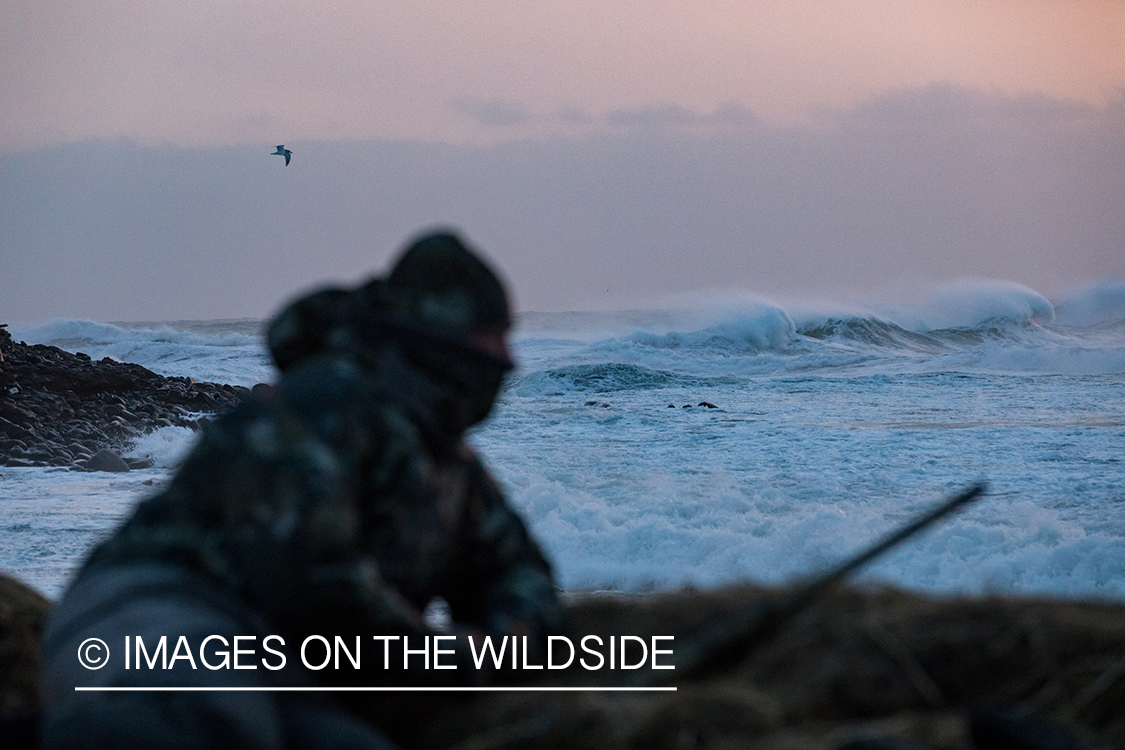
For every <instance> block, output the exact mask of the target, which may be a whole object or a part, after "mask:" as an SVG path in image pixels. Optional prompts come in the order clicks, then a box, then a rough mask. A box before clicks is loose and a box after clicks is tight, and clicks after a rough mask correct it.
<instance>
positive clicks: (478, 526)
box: [88, 355, 561, 635]
mask: <svg viewBox="0 0 1125 750" xmlns="http://www.w3.org/2000/svg"><path fill="white" fill-rule="evenodd" d="M406 380H407V379H404V378H402V377H401V372H399V373H398V376H388V375H384V376H383V377H374V376H373V373H372V372H371V370H370V368H366V367H362V366H360V365H358V364H357V363H356V362H354V361H353V360H351V359H348V358H345V357H343V356H334V355H316V356H312V357H310V358H308V359H307V360H304V361H302V362H301V363H300V364H298V365H296V366H294V367H293V368H292V369H290V370H288V371H287V372H286V373H285V376H284V377H283V378H282V380H281V382H280V384H279V385H278V386H277V388H276V389H274V391H273V392H272V393H270V394H268V395H255V396H252V397H251V398H250V399H249V400H247V401H246V402H244V403H242V404H241V405H239V406H238V407H236V408H235V409H234V410H233V411H232V412H230V413H228V414H226V415H225V416H223V417H221V418H219V419H218V420H216V421H215V422H214V423H213V424H211V425H209V426H208V427H207V428H206V429H205V430H204V432H203V435H202V437H201V439H200V441H199V443H198V444H197V445H196V447H195V449H194V450H193V451H192V453H191V454H190V455H189V457H188V458H187V460H186V461H185V463H184V464H183V466H182V467H181V468H180V470H179V471H178V473H177V474H176V476H175V477H174V478H173V480H172V481H171V483H170V485H169V486H168V487H167V488H166V489H165V490H164V491H163V492H161V493H160V494H159V495H157V496H155V497H153V498H150V499H148V500H146V501H144V502H143V503H141V504H140V505H139V506H138V508H137V510H136V512H135V513H134V515H133V517H132V518H131V519H129V520H128V521H127V522H126V523H125V525H124V526H123V527H121V528H120V529H119V530H118V531H117V532H116V534H115V535H114V536H113V537H111V538H110V539H109V540H108V541H107V542H106V543H104V544H103V545H101V546H100V547H99V548H98V549H97V550H95V552H94V554H93V555H92V557H91V560H90V561H89V563H88V564H89V565H101V564H114V563H120V562H126V561H136V560H156V561H172V562H176V563H178V564H181V565H185V566H187V567H189V568H190V569H193V570H196V571H199V572H202V573H203V574H205V575H206V576H208V577H210V578H211V579H213V580H215V581H217V582H219V583H220V584H221V585H222V586H224V587H227V588H228V589H229V590H233V591H234V592H236V593H237V594H238V596H239V597H241V598H242V599H243V600H244V601H246V602H247V603H248V604H250V605H251V606H253V607H254V608H256V609H257V610H259V611H261V612H262V613H263V614H265V615H266V616H267V617H269V618H271V619H272V620H273V621H275V622H277V623H279V624H281V625H282V626H283V627H287V628H290V629H293V630H304V631H306V632H317V629H320V630H321V632H329V633H332V632H347V631H348V630H354V631H355V632H361V631H362V632H368V633H382V634H392V633H416V632H426V631H427V628H426V627H425V625H424V623H423V622H422V621H421V618H420V612H421V610H422V608H424V607H425V606H426V604H427V602H429V601H430V600H431V599H432V598H433V597H436V596H440V597H442V598H444V599H445V600H446V601H447V602H448V603H449V606H450V611H451V614H452V616H453V619H454V621H455V622H458V623H465V624H468V625H471V626H474V627H478V628H481V629H483V630H485V631H486V632H493V633H503V632H511V631H512V630H513V626H514V628H515V630H522V631H523V632H530V633H532V634H533V635H542V634H543V633H545V632H550V631H555V630H557V629H558V628H559V627H560V618H561V607H560V605H559V602H558V599H557V595H556V592H555V588H554V583H553V579H552V575H551V570H550V566H549V565H548V563H547V561H546V560H545V559H544V557H543V555H542V554H541V553H540V551H539V548H538V547H537V546H536V544H535V542H534V541H533V540H532V539H531V538H530V537H529V535H528V533H527V530H526V528H525V526H524V524H523V522H522V521H521V520H520V519H519V517H518V516H517V515H516V514H515V513H514V512H513V511H512V510H511V508H510V507H509V506H508V504H507V502H506V501H505V499H504V497H503V495H502V493H501V492H500V490H499V488H498V487H497V486H496V484H495V482H494V481H493V480H492V478H491V477H490V476H489V474H488V472H487V470H486V469H485V468H484V466H483V465H482V464H481V462H480V460H479V459H478V458H477V457H476V456H475V455H474V454H473V453H472V452H471V451H470V450H469V448H468V447H467V446H466V445H465V444H464V442H462V441H458V442H456V443H452V442H450V441H445V442H444V443H443V442H442V441H440V440H433V439H432V438H428V437H427V433H426V431H425V430H424V429H423V428H424V420H419V419H418V418H417V414H416V413H412V412H411V410H410V409H409V408H407V407H404V406H403V399H402V398H401V394H400V393H398V392H397V391H400V390H403V389H406V388H407V386H408V385H409V384H408V383H406ZM406 401H407V406H408V405H409V399H408V398H407V399H406Z"/></svg>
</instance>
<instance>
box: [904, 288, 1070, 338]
mask: <svg viewBox="0 0 1125 750" xmlns="http://www.w3.org/2000/svg"><path fill="white" fill-rule="evenodd" d="M904 317H906V318H908V319H909V322H907V323H904V322H903V321H902V320H899V321H897V322H898V323H899V324H900V325H903V326H904V327H906V328H909V329H911V330H914V331H919V332H928V331H937V330H945V329H976V330H980V329H986V328H1003V327H1005V326H1008V325H1011V324H1017V325H1028V324H1035V325H1045V324H1049V323H1052V322H1054V320H1055V308H1054V305H1052V304H1051V302H1050V300H1048V299H1047V298H1046V297H1044V296H1043V295H1041V294H1040V293H1039V292H1037V291H1035V290H1034V289H1031V288H1030V287H1026V286H1024V285H1023V284H1017V283H1015V282H1013V281H991V280H990V281H983V280H971V281H960V282H957V283H954V284H949V285H947V286H944V287H942V288H941V289H939V290H938V291H937V292H936V293H934V294H933V295H932V296H931V297H930V298H929V300H927V301H926V302H925V303H923V304H922V305H921V307H919V308H917V309H915V310H914V311H913V312H910V313H904Z"/></svg>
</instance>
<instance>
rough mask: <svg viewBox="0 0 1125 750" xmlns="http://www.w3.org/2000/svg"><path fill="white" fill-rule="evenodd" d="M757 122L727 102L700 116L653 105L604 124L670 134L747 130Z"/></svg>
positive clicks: (621, 112) (616, 114)
mask: <svg viewBox="0 0 1125 750" xmlns="http://www.w3.org/2000/svg"><path fill="white" fill-rule="evenodd" d="M757 122H758V118H757V117H756V116H755V115H754V113H753V112H751V111H750V110H749V109H747V108H746V107H744V106H742V105H741V104H738V103H737V102H726V103H724V104H721V105H719V106H718V107H716V108H715V110H714V111H712V112H710V113H707V114H699V113H697V112H695V111H693V110H691V109H688V108H687V107H683V106H681V105H679V104H651V105H648V106H645V107H638V108H634V109H615V110H611V111H610V112H609V113H607V114H606V116H605V124H606V125H608V126H610V127H614V128H643V129H649V130H657V129H660V130H667V129H678V128H679V129H682V128H706V127H709V126H739V127H746V126H749V125H753V124H756V123H757Z"/></svg>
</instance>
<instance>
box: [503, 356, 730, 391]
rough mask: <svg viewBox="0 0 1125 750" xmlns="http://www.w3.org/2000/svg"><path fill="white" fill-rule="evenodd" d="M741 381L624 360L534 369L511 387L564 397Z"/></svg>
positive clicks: (726, 376)
mask: <svg viewBox="0 0 1125 750" xmlns="http://www.w3.org/2000/svg"><path fill="white" fill-rule="evenodd" d="M737 382H740V379H739V378H736V377H734V376H731V375H718V376H714V377H700V376H697V375H687V374H681V373H675V372H669V371H667V370H658V369H654V368H651V367H645V366H644V365H638V364H628V363H623V362H603V363H597V364H580V365H569V366H566V367H557V368H552V369H548V370H540V371H537V372H532V373H529V374H527V375H524V376H522V377H518V378H517V379H516V380H514V381H513V382H512V384H511V385H510V386H509V391H510V392H511V393H513V394H514V395H517V396H525V397H538V396H561V395H565V394H567V393H612V392H615V391H643V390H651V389H655V388H669V387H684V388H700V387H706V386H711V385H731V384H734V383H737Z"/></svg>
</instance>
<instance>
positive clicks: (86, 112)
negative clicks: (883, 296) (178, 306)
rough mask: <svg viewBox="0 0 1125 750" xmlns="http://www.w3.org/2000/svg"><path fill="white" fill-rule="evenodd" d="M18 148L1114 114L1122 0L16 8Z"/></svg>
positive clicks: (7, 33) (13, 60)
mask: <svg viewBox="0 0 1125 750" xmlns="http://www.w3.org/2000/svg"><path fill="white" fill-rule="evenodd" d="M0 71H3V72H2V73H0V102H2V103H3V104H2V107H0V149H11V148H21V147H27V146H38V145H46V144H51V143H57V142H60V141H76V140H84V139H88V138H116V137H121V136H124V137H130V138H137V139H139V140H141V141H143V142H152V143H172V144H178V145H191V146H197V147H206V146H210V145H218V144H237V143H256V142H260V141H262V140H266V141H273V140H287V141H297V140H300V139H339V138H345V139H353V138H354V139H367V138H394V139H401V138H420V139H426V140H440V141H452V142H477V143H480V142H490V141H495V140H498V139H503V138H510V137H517V136H529V135H533V136H534V135H538V136H544V135H553V134H559V133H568V134H577V133H582V132H586V131H588V130H590V129H591V128H595V127H600V124H601V123H602V120H603V118H604V117H605V116H606V115H607V114H608V113H611V112H613V111H615V110H633V109H638V108H644V107H652V106H656V105H670V104H671V105H678V106H679V107H682V108H685V109H687V110H690V111H691V112H694V113H696V114H701V115H702V114H707V113H711V112H714V111H715V110H716V109H717V108H720V107H723V106H724V105H726V106H728V107H729V105H730V104H732V103H733V104H736V105H741V107H742V108H745V110H747V111H749V112H751V113H753V114H754V115H756V116H758V117H760V118H763V119H764V120H766V121H767V122H770V123H773V124H792V123H797V122H802V121H806V120H807V119H808V118H809V117H810V116H812V115H814V114H815V113H816V112H817V111H818V110H821V109H824V108H828V109H841V108H848V107H851V106H852V105H854V104H855V103H856V102H858V101H862V100H866V99H870V98H872V97H873V96H876V95H878V94H880V93H883V92H885V91H887V90H890V89H902V88H916V87H922V86H925V85H928V84H931V83H947V84H954V85H959V86H965V87H969V88H975V89H981V90H984V91H998V92H1003V93H1008V94H1016V93H1027V92H1038V93H1042V94H1046V95H1048V96H1050V97H1054V98H1062V99H1078V100H1082V101H1085V102H1088V103H1091V104H1098V105H1103V104H1105V103H1106V102H1108V101H1111V100H1113V99H1115V98H1116V97H1117V96H1118V95H1119V93H1120V92H1121V91H1122V90H1123V89H1125V2H1121V0H1021V1H1019V2H1014V1H1012V0H987V1H982V0H945V1H941V0H863V1H856V2H826V1H824V0H785V2H778V0H613V1H612V2H605V0H567V1H566V2H547V1H545V0H472V1H456V0H454V1H450V0H436V1H435V0H412V1H411V2H409V3H391V2H366V1H364V2H273V1H271V2H264V1H261V0H240V1H239V2H219V1H216V0H205V1H199V0H189V1H186V2H152V1H151V0H123V1H121V2H114V3H73V2H59V1H57V0H5V1H4V2H3V3H0Z"/></svg>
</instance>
